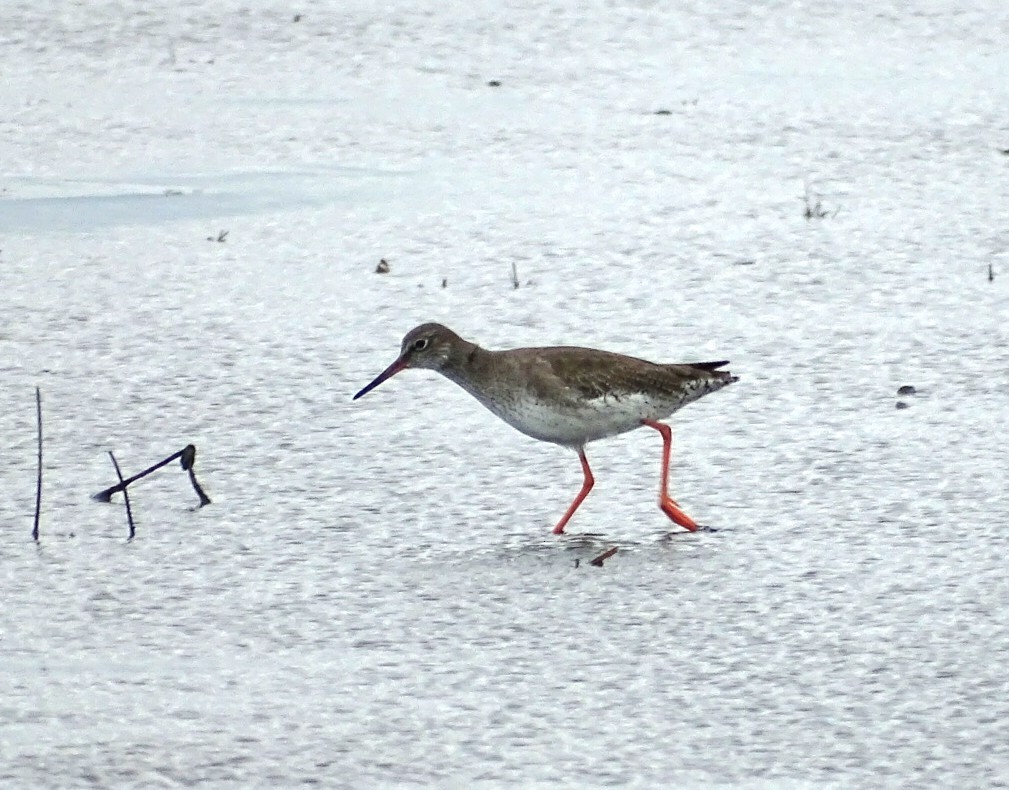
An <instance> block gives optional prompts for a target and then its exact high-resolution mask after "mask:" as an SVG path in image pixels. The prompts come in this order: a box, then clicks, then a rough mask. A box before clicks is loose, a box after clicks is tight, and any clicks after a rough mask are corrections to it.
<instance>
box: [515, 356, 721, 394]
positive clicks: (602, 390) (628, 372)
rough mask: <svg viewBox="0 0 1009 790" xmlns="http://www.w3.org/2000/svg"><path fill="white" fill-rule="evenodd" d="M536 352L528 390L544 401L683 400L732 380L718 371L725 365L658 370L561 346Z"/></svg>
mask: <svg viewBox="0 0 1009 790" xmlns="http://www.w3.org/2000/svg"><path fill="white" fill-rule="evenodd" d="M535 351H536V352H537V353H536V354H535V356H528V357H526V360H525V363H526V365H528V366H529V367H528V374H529V376H528V386H529V388H530V390H531V391H532V392H533V394H535V395H536V396H538V397H541V398H545V397H549V398H560V399H563V400H567V399H569V398H570V399H580V400H594V399H599V398H614V399H615V400H619V399H620V398H621V397H624V396H626V395H631V394H637V393H648V394H651V395H656V396H660V397H662V396H665V397H677V396H678V395H680V394H682V393H683V392H684V390H685V389H693V388H695V387H702V388H703V385H704V384H707V383H710V384H713V385H714V384H716V383H717V386H721V385H722V384H723V383H728V381H729V380H731V376H730V375H729V374H728V373H725V372H721V371H717V370H715V368H717V367H720V366H721V365H724V364H727V363H725V362H709V363H701V364H699V365H657V364H655V363H652V362H648V361H646V360H643V359H637V358H636V357H628V356H625V355H623V354H614V353H611V352H605V351H597V350H592V349H583V348H574V347H556V348H542V349H535ZM691 385H693V386H691ZM713 388H717V387H713Z"/></svg>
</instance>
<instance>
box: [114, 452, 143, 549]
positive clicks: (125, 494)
mask: <svg viewBox="0 0 1009 790" xmlns="http://www.w3.org/2000/svg"><path fill="white" fill-rule="evenodd" d="M109 458H111V459H112V465H113V466H114V467H115V468H116V476H117V477H118V478H119V482H120V483H121V482H123V473H122V472H120V471H119V462H118V461H117V460H116V457H115V456H114V455H113V454H112V451H111V450H109ZM123 499H124V500H126V520H127V521H128V522H130V536H129V538H127V540H133V536H134V535H136V534H137V531H136V529H134V527H133V509H132V508H131V507H130V495H129V493H128V492H127V490H126V489H125V488H124V489H123Z"/></svg>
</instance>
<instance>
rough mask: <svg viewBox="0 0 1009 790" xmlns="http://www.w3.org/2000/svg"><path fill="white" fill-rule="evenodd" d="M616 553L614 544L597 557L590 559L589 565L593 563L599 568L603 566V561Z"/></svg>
mask: <svg viewBox="0 0 1009 790" xmlns="http://www.w3.org/2000/svg"><path fill="white" fill-rule="evenodd" d="M616 553H617V547H616V546H614V547H613V548H612V549H607V550H606V551H604V552H603V553H602V554H600V555H599V556H598V557H596V558H595V559H594V560H590V561H589V565H595V566H596V567H597V568H601V567H603V562H604V561H605V560H608V559H609V558H610V557H612V556H613V555H614V554H616Z"/></svg>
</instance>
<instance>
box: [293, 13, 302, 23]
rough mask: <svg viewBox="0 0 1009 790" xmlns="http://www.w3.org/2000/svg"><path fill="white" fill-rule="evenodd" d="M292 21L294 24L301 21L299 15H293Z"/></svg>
mask: <svg viewBox="0 0 1009 790" xmlns="http://www.w3.org/2000/svg"><path fill="white" fill-rule="evenodd" d="M294 21H295V22H300V21H301V14H295V15H294Z"/></svg>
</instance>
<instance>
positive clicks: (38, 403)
mask: <svg viewBox="0 0 1009 790" xmlns="http://www.w3.org/2000/svg"><path fill="white" fill-rule="evenodd" d="M35 414H36V416H37V417H38V425H39V476H38V483H37V485H36V486H35V526H34V528H33V529H32V540H34V541H35V542H36V543H38V541H39V516H40V514H41V513H42V391H41V390H40V389H39V388H38V387H36V388H35Z"/></svg>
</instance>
